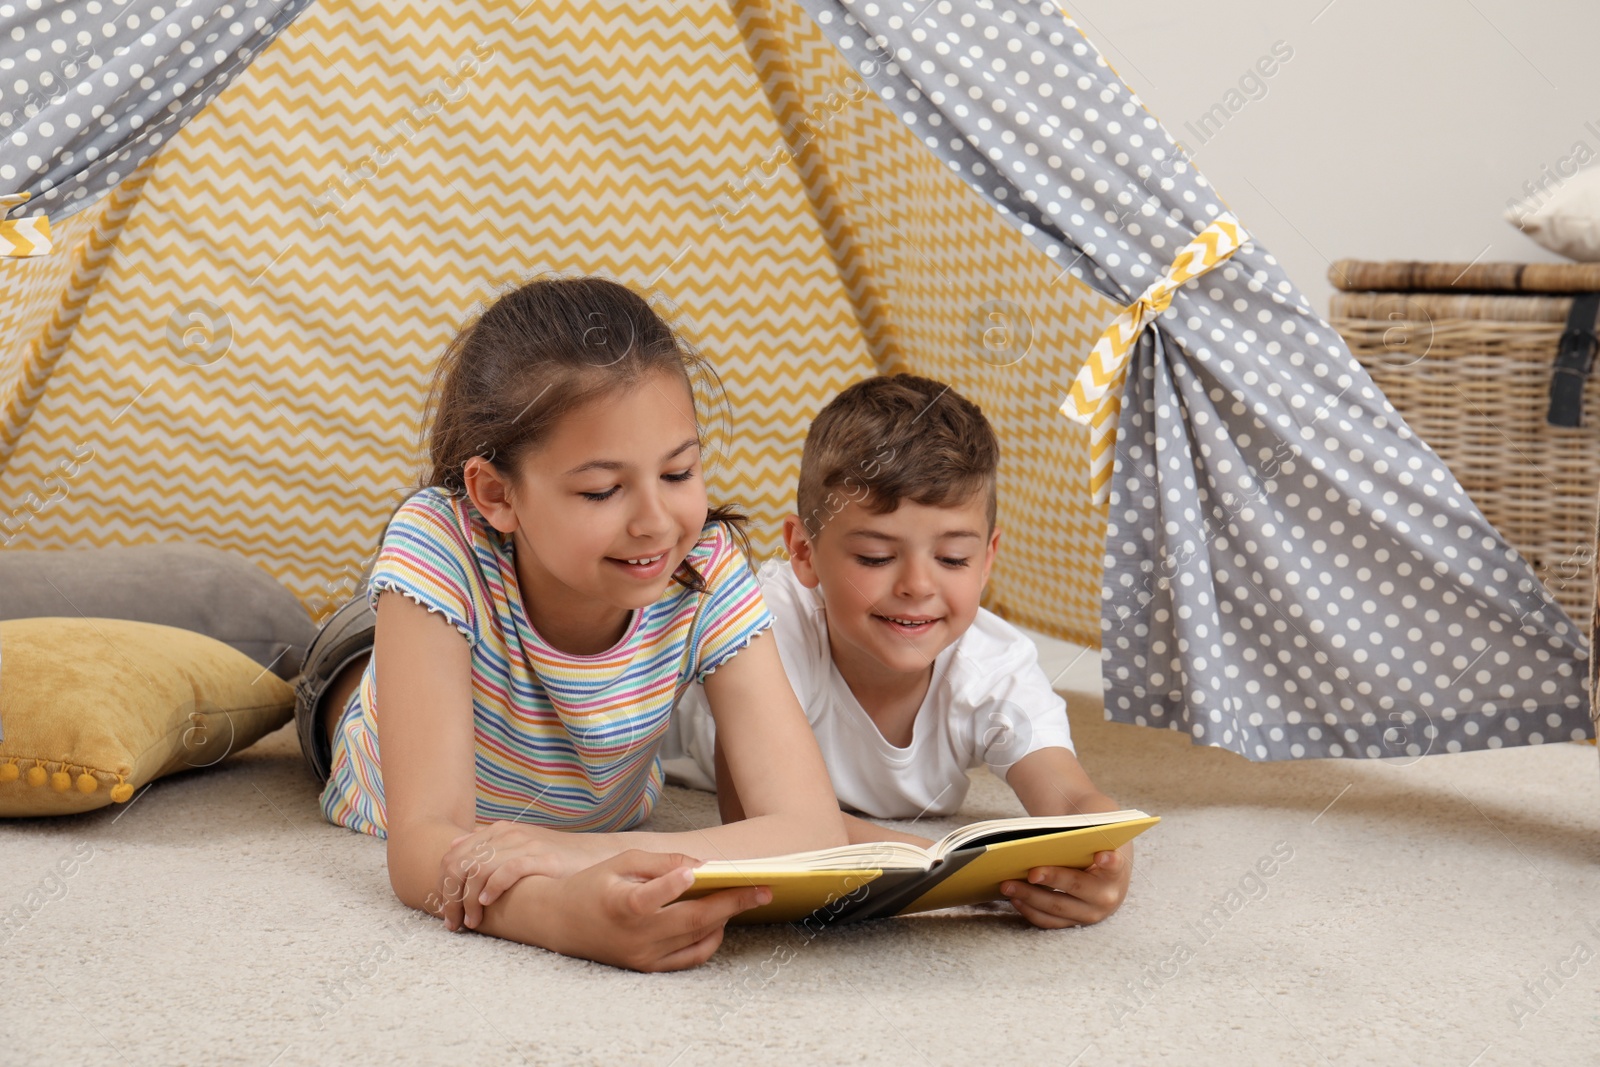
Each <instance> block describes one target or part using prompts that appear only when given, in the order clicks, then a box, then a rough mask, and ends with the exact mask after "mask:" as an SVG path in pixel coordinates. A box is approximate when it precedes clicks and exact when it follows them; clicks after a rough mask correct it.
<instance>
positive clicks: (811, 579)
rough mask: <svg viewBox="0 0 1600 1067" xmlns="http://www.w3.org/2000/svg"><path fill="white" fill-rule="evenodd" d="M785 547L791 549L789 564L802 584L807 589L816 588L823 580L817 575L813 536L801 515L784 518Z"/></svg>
mask: <svg viewBox="0 0 1600 1067" xmlns="http://www.w3.org/2000/svg"><path fill="white" fill-rule="evenodd" d="M783 547H784V548H786V549H788V551H789V566H790V568H791V569H792V570H793V571H794V576H795V577H796V578H798V579H800V584H801V585H803V586H805V587H806V588H807V589H815V588H816V587H817V585H818V584H819V583H820V582H821V581H822V579H821V578H818V577H817V568H816V565H815V558H814V556H813V554H812V553H813V549H814V547H815V546H813V545H812V543H811V537H810V535H809V534H807V533H806V528H805V526H803V525H802V524H801V522H800V516H798V515H787V516H785V517H784V520H783Z"/></svg>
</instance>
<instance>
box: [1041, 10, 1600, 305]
mask: <svg viewBox="0 0 1600 1067" xmlns="http://www.w3.org/2000/svg"><path fill="white" fill-rule="evenodd" d="M1066 2H1067V10H1068V12H1069V13H1070V14H1071V15H1072V16H1073V17H1074V18H1075V19H1076V20H1077V22H1078V24H1079V25H1080V26H1081V27H1082V28H1083V30H1084V32H1085V33H1086V34H1087V35H1088V36H1089V39H1090V40H1092V41H1093V42H1094V43H1095V44H1096V45H1097V46H1098V47H1099V48H1100V49H1101V51H1102V52H1103V53H1104V54H1105V57H1106V59H1107V60H1108V61H1109V62H1110V63H1111V65H1112V66H1113V67H1115V68H1116V70H1117V73H1118V74H1120V75H1121V76H1122V78H1123V80H1124V81H1126V82H1128V83H1129V84H1130V85H1132V86H1133V88H1134V89H1135V90H1136V91H1137V92H1139V94H1140V95H1141V96H1142V97H1143V98H1144V102H1145V104H1146V105H1147V106H1148V107H1149V108H1150V110H1151V111H1152V112H1154V114H1155V115H1156V116H1157V117H1158V118H1159V119H1161V121H1162V122H1163V124H1165V125H1166V127H1167V129H1168V130H1169V131H1170V132H1171V133H1172V135H1173V136H1174V137H1175V138H1177V139H1178V140H1180V141H1182V142H1183V143H1184V144H1185V145H1186V146H1187V147H1189V148H1190V149H1191V150H1192V151H1193V152H1194V154H1195V162H1196V164H1197V165H1198V166H1199V167H1200V169H1201V171H1202V172H1203V173H1204V174H1205V175H1206V177H1207V178H1208V179H1209V180H1210V181H1211V182H1212V184H1213V185H1214V186H1215V187H1216V189H1217V191H1218V193H1220V194H1221V196H1222V199H1223V200H1224V201H1225V202H1226V203H1227V204H1228V206H1229V207H1230V208H1232V209H1233V211H1234V212H1235V213H1236V214H1237V215H1238V216H1239V217H1240V218H1241V220H1242V221H1243V222H1244V224H1245V226H1246V227H1247V228H1248V229H1249V230H1250V231H1251V232H1253V233H1254V234H1256V235H1257V236H1258V237H1259V238H1260V239H1261V241H1262V242H1263V243H1264V244H1265V245H1266V246H1267V247H1268V248H1269V249H1271V250H1272V251H1273V253H1274V254H1276V255H1277V256H1278V258H1279V259H1280V260H1281V261H1282V262H1283V263H1284V265H1285V267H1286V268H1287V269H1288V271H1289V275H1290V277H1291V278H1293V279H1294V281H1295V283H1296V284H1297V285H1299V286H1300V288H1301V289H1302V290H1304V291H1305V293H1306V294H1307V295H1308V297H1309V298H1310V299H1311V302H1312V306H1313V307H1315V308H1316V309H1317V311H1318V312H1319V313H1321V314H1326V313H1327V308H1328V296H1329V295H1330V294H1331V293H1332V292H1333V288H1332V286H1331V285H1330V284H1329V283H1328V281H1327V273H1328V264H1329V262H1330V261H1332V260H1335V259H1341V258H1344V257H1355V258H1360V259H1425V260H1459V261H1462V262H1466V261H1468V260H1472V259H1474V258H1478V259H1480V260H1483V261H1495V260H1504V261H1527V262H1540V261H1557V260H1559V258H1560V257H1557V256H1554V255H1552V254H1550V253H1548V252H1546V251H1545V250H1544V249H1542V248H1540V247H1539V246H1538V245H1536V244H1534V243H1533V242H1532V241H1530V240H1529V239H1528V238H1526V237H1525V236H1523V235H1522V234H1521V233H1520V232H1518V231H1517V230H1516V229H1515V228H1514V227H1513V226H1512V225H1511V224H1510V223H1508V222H1506V221H1505V220H1504V219H1503V218H1502V215H1503V213H1504V211H1505V207H1506V202H1507V201H1508V200H1510V199H1512V198H1520V197H1522V196H1523V195H1525V194H1524V192H1523V183H1525V182H1528V181H1530V180H1533V179H1536V178H1538V177H1540V173H1541V167H1542V166H1545V165H1548V166H1549V167H1550V168H1551V171H1552V172H1554V171H1555V169H1556V168H1557V166H1558V164H1559V163H1560V162H1561V160H1563V158H1568V157H1571V156H1572V154H1573V149H1574V145H1575V144H1576V142H1579V141H1583V142H1585V144H1586V147H1587V149H1588V150H1589V151H1590V152H1593V153H1595V154H1596V155H1597V156H1600V0H1333V2H1332V3H1331V4H1329V3H1328V0H1143V2H1130V0H1066ZM1277 41H1283V42H1286V43H1287V44H1288V45H1289V47H1291V48H1293V50H1294V55H1293V58H1291V59H1290V60H1289V61H1288V62H1287V63H1285V64H1283V65H1282V66H1281V67H1280V68H1279V69H1278V70H1277V71H1276V72H1275V73H1274V75H1273V76H1272V77H1271V78H1269V79H1265V86H1266V94H1265V95H1264V96H1261V97H1260V99H1256V100H1249V101H1248V102H1246V103H1245V104H1244V105H1243V106H1242V107H1240V108H1239V110H1238V111H1237V113H1236V114H1233V115H1232V116H1231V117H1230V118H1229V119H1228V121H1227V123H1226V124H1225V125H1223V126H1222V128H1221V129H1220V131H1217V132H1216V134H1215V136H1214V137H1212V138H1211V139H1210V140H1209V141H1207V142H1206V143H1204V144H1200V143H1199V138H1198V137H1197V136H1196V135H1195V134H1194V133H1193V132H1192V131H1190V130H1189V129H1187V128H1186V127H1185V123H1186V122H1196V121H1197V120H1198V119H1199V117H1200V116H1201V115H1202V114H1203V113H1205V112H1206V111H1207V109H1209V108H1210V107H1211V106H1212V105H1213V104H1216V103H1219V102H1222V101H1223V98H1224V94H1225V93H1227V91H1228V90H1229V89H1232V88H1237V86H1238V81H1239V79H1240V77H1241V76H1242V75H1244V74H1245V73H1247V72H1248V71H1249V70H1250V69H1251V67H1252V65H1253V64H1255V62H1256V60H1257V59H1258V58H1259V57H1261V56H1263V55H1266V54H1268V53H1269V52H1270V51H1271V49H1272V46H1273V44H1274V42H1277ZM1256 91H1257V94H1258V95H1259V92H1260V91H1259V89H1258V90H1256ZM1241 95H1242V94H1241ZM1239 99H1240V97H1236V98H1235V99H1234V102H1235V103H1237V102H1238V100H1239Z"/></svg>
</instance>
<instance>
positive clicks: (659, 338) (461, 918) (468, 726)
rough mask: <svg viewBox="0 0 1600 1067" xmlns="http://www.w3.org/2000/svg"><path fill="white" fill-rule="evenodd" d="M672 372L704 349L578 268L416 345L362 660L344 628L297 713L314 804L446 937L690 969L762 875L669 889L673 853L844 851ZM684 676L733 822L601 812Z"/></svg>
mask: <svg viewBox="0 0 1600 1067" xmlns="http://www.w3.org/2000/svg"><path fill="white" fill-rule="evenodd" d="M694 370H705V371H707V372H709V371H710V368H709V367H707V366H706V364H705V362H704V360H703V359H702V358H701V357H700V356H699V355H698V354H697V353H695V352H694V351H693V349H692V348H690V347H689V346H688V344H687V343H686V342H684V341H682V340H681V339H680V338H678V337H677V336H676V335H675V334H674V332H673V331H672V329H671V328H670V327H669V326H668V325H667V324H666V323H665V322H663V321H662V320H661V319H660V318H659V317H658V316H657V315H656V313H655V312H654V310H653V309H652V308H651V307H650V305H649V304H648V303H646V302H645V301H644V300H643V299H642V298H640V297H639V296H638V295H637V294H636V293H634V292H633V291H632V290H630V289H628V288H626V287H624V286H622V285H619V284H616V283H614V282H610V281H606V280H603V279H599V278H569V279H561V278H552V279H540V280H536V281H533V282H530V283H528V284H526V285H523V286H521V287H520V288H517V289H515V290H512V291H511V292H509V293H506V294H505V295H503V296H502V297H501V298H500V299H498V300H497V301H496V302H495V303H494V304H493V305H492V306H490V307H489V308H488V309H487V310H486V311H484V312H483V313H482V315H481V316H480V317H479V318H478V319H477V320H476V321H475V322H473V323H471V324H469V325H468V326H467V327H466V328H465V329H464V330H463V331H462V332H461V333H460V334H459V335H458V336H457V337H456V339H455V340H454V341H453V342H452V343H451V345H450V346H449V349H448V350H447V351H446V353H445V355H444V357H443V359H442V360H441V361H440V364H439V367H438V369H437V371H436V373H435V376H434V381H433V388H432V390H431V391H430V395H429V400H428V406H427V407H428V410H429V411H431V412H432V423H431V428H430V430H429V438H428V451H429V456H430V458H431V461H432V472H431V474H430V476H429V478H428V480H427V484H426V486H424V487H423V488H422V489H420V490H419V491H417V492H415V494H414V495H412V496H411V497H410V498H409V499H407V500H406V501H405V502H404V503H403V504H401V506H400V507H399V508H398V509H397V510H396V511H395V513H394V515H393V516H392V517H391V519H390V521H389V524H388V526H387V529H386V530H385V532H384V536H383V544H382V548H381V549H380V550H379V553H378V557H377V559H376V561H375V563H374V564H373V567H372V573H371V578H370V580H369V581H368V583H367V587H366V591H365V596H364V597H363V598H361V599H362V601H363V602H364V604H363V605H362V606H363V607H365V606H371V607H372V608H373V609H374V610H375V611H376V623H375V626H376V633H375V641H374V644H373V647H372V651H371V654H370V656H368V657H367V661H366V663H365V666H364V667H362V666H361V661H360V659H359V657H356V656H351V655H350V648H351V642H350V641H349V640H344V641H343V642H342V643H341V644H340V654H341V656H343V657H344V658H345V659H346V660H347V662H348V663H349V667H348V668H347V669H346V670H344V671H342V672H341V674H342V675H345V676H348V677H349V678H350V682H348V683H347V684H346V688H348V689H349V690H350V691H349V695H348V698H345V697H343V695H342V694H341V693H340V689H341V687H340V686H339V685H338V684H337V682H338V679H336V680H335V682H336V684H335V685H334V686H332V687H330V688H331V689H332V693H331V695H332V697H333V699H332V700H329V701H325V702H319V701H318V699H317V696H318V694H317V693H316V692H314V691H311V692H303V693H302V699H301V701H300V702H299V707H298V708H297V712H296V714H297V717H298V718H299V719H300V720H301V724H300V736H301V738H302V742H303V743H304V744H305V746H306V755H307V758H308V760H310V762H311V763H312V766H313V768H314V769H316V770H318V771H319V772H321V770H322V768H323V767H327V768H328V770H327V772H326V774H327V780H326V785H325V787H324V789H323V793H322V809H323V813H324V814H325V815H326V817H327V818H328V820H329V821H330V822H334V823H337V824H339V825H341V826H347V827H350V828H352V829H355V830H360V831H363V832H366V833H370V834H374V835H376V836H378V837H383V838H386V839H387V842H388V864H389V880H390V883H391V885H392V886H393V887H394V891H395V893H396V895H397V896H398V897H399V898H400V899H401V900H402V901H404V902H405V903H406V904H408V905H410V906H411V907H415V908H421V909H424V910H426V911H429V912H431V913H433V914H437V915H440V916H441V917H443V918H444V919H445V922H446V926H447V928H449V929H452V930H454V929H459V928H460V926H461V925H462V923H463V922H464V923H465V925H466V926H469V927H471V928H473V929H476V930H479V931H481V932H485V933H490V934H494V935H496V936H498V937H505V938H509V939H512V940H515V941H520V942H524V943H527V944H535V945H541V946H544V947H546V948H549V949H553V950H555V951H557V952H562V953H565V954H567V955H572V956H582V957H587V958H589V959H594V960H600V961H602V962H606V963H613V964H618V965H621V966H626V967H632V968H635V969H638V970H669V969H676V968H682V967H689V966H694V965H695V964H698V963H701V962H703V961H704V960H706V959H707V958H708V957H709V956H710V955H711V954H712V952H714V951H715V950H716V948H717V946H718V944H720V943H721V939H722V929H723V925H724V924H725V923H726V922H727V920H728V918H729V917H730V916H732V915H734V914H736V913H738V912H739V911H742V910H744V909H746V908H750V907H753V906H756V905H757V904H760V903H764V902H765V901H766V900H768V899H770V890H768V889H766V888H764V887H748V888H741V889H737V890H725V891H723V892H721V893H716V894H712V895H710V896H707V897H704V898H701V899H700V900H696V901H683V902H678V903H672V901H674V900H675V898H676V897H678V896H679V895H680V894H681V893H682V892H683V890H684V889H685V888H686V887H687V886H688V885H689V884H690V882H691V881H692V880H693V867H694V866H695V865H696V864H697V863H699V862H700V860H699V859H692V858H690V856H698V857H701V858H702V859H704V858H712V857H716V858H739V857H750V856H759V855H771V854H774V853H781V852H791V851H798V850H802V849H812V848H825V847H829V846H833V845H840V844H844V843H845V840H846V838H845V831H844V824H843V821H842V820H841V817H840V815H839V808H838V804H837V802H836V801H835V800H834V798H833V791H832V789H831V787H830V785H829V782H828V776H827V772H826V770H825V768H824V766H823V762H822V757H821V754H820V752H819V751H818V748H817V743H816V741H815V740H814V738H813V736H812V734H811V730H810V727H809V726H808V725H807V723H806V719H805V715H804V714H803V713H802V712H801V710H800V706H799V703H798V702H797V701H796V699H795V696H794V693H793V691H792V690H791V689H790V687H789V683H788V680H787V679H786V678H785V676H784V673H783V667H782V663H781V661H780V660H779V658H778V653H777V648H776V646H775V644H774V643H773V641H772V640H771V639H762V635H763V634H764V633H765V631H766V630H767V628H768V627H769V626H770V625H771V624H772V616H771V615H769V614H768V612H767V609H766V605H765V604H764V603H763V602H762V600H761V594H760V591H759V589H758V588H757V586H756V584H755V582H754V580H753V577H752V575H751V573H750V569H749V567H748V565H747V563H746V561H745V558H744V555H743V553H742V552H741V550H740V547H739V545H738V544H736V543H735V536H734V535H739V537H738V539H739V540H740V541H742V534H741V533H740V530H739V525H738V524H739V523H740V522H742V521H743V520H742V516H738V515H736V514H734V513H732V512H730V511H728V510H726V509H723V508H716V509H709V510H708V508H707V502H706V488H705V482H704V481H703V479H702V472H701V439H700V432H699V423H698V419H697V417H696V410H695V403H694V399H693V395H692V390H691V387H690V372H691V371H694ZM713 377H714V375H713ZM425 414H426V412H425ZM346 615H347V613H346V612H344V611H341V612H340V616H346ZM340 621H341V620H340V618H339V616H336V617H335V619H334V620H330V624H329V628H336V624H338V623H339V622H340ZM342 633H343V635H344V637H346V638H348V626H346V627H344V629H343V631H342ZM358 643H359V642H358ZM318 656H319V653H318V650H317V649H316V647H315V646H314V647H313V649H312V650H311V653H310V654H309V655H308V663H307V673H308V675H311V676H315V674H316V673H317V664H316V663H314V662H312V660H313V659H315V658H317V657H318ZM356 669H360V671H361V673H360V676H359V684H354V683H355V681H356V679H355V676H354V671H355V670H356ZM702 679H703V680H704V684H705V691H706V694H707V696H708V698H709V700H710V705H711V710H712V714H713V716H714V717H715V720H716V728H717V731H718V736H719V738H723V739H724V745H723V747H724V751H725V754H726V759H727V764H728V770H729V773H730V774H731V775H732V777H733V779H734V781H735V782H736V783H737V786H738V791H739V797H740V799H741V800H742V801H744V804H745V810H746V812H747V813H748V815H749V816H750V817H749V818H746V819H745V820H744V821H742V822H738V823H734V824H730V825H726V826H718V827H713V828H710V829H706V830H700V831H694V832H691V833H680V834H664V833H642V832H623V831H629V830H630V829H631V828H632V827H634V826H636V825H638V824H639V823H640V822H642V821H643V820H644V819H645V818H646V817H647V816H648V815H649V814H650V811H651V809H652V807H653V806H654V804H655V802H656V799H657V797H658V795H659V793H660V789H661V780H662V775H661V767H660V761H659V760H658V759H657V757H656V752H657V748H658V746H659V742H660V739H661V737H662V735H663V733H664V731H665V730H666V727H667V724H668V720H669V716H670V712H671V708H672V704H673V702H674V699H675V697H676V696H677V695H678V694H679V693H681V692H682V691H683V689H684V688H685V687H686V686H687V685H689V684H690V683H691V682H693V681H696V680H702ZM314 688H315V687H313V689H314ZM319 703H320V704H322V705H323V706H326V707H327V708H328V709H329V717H330V719H332V721H331V722H329V723H328V724H327V727H326V729H325V728H324V726H323V725H322V724H321V723H320V722H318V721H317V720H318V714H319ZM330 735H331V736H330ZM323 741H327V743H328V748H327V749H326V750H323V749H322V747H321V742H323ZM380 753H381V754H382V760H381V763H380V759H379V754H380ZM319 760H320V763H319ZM577 831H582V832H577Z"/></svg>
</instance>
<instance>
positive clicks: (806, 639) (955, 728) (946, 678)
mask: <svg viewBox="0 0 1600 1067" xmlns="http://www.w3.org/2000/svg"><path fill="white" fill-rule="evenodd" d="M758 577H759V579H760V582H761V594H762V596H763V597H764V598H765V599H766V602H767V607H768V608H769V609H770V610H771V611H772V614H773V617H774V618H775V619H776V623H775V624H774V626H773V633H774V634H776V635H777V639H778V654H779V655H780V656H781V657H782V659H783V668H784V670H785V672H787V674H788V675H789V683H790V684H791V685H792V686H793V687H794V691H795V695H796V696H798V697H799V698H800V704H801V706H802V707H803V708H805V712H806V718H807V719H808V720H810V722H811V729H812V731H813V732H814V733H815V734H816V737H817V743H818V744H819V745H820V746H821V747H822V758H823V760H824V761H825V762H826V763H827V765H828V774H829V776H830V777H831V778H832V779H833V789H834V793H835V794H836V795H837V796H838V798H839V801H840V803H841V804H843V805H844V806H845V807H847V808H850V809H853V810H855V811H858V812H860V813H862V814H863V815H869V816H873V817H875V818H880V819H912V818H916V817H918V816H921V815H930V816H931V815H952V814H954V813H955V812H956V811H957V810H958V809H959V808H960V807H961V802H962V801H963V800H964V799H966V795H967V787H968V785H969V784H970V782H969V780H968V778H967V769H968V768H969V767H976V766H978V765H979V764H980V763H983V764H987V765H988V767H989V769H990V770H991V771H993V772H994V773H995V774H996V775H998V776H999V777H1000V778H1001V779H1002V780H1003V779H1004V778H1005V773H1006V771H1007V769H1009V768H1010V766H1011V765H1012V764H1013V763H1015V762H1016V761H1017V760H1019V759H1021V758H1022V757H1023V756H1026V755H1027V754H1028V753H1030V752H1033V751H1035V750H1037V749H1041V748H1053V747H1060V748H1065V749H1067V750H1068V751H1072V750H1073V749H1072V734H1071V732H1070V730H1069V728H1068V725H1067V705H1066V702H1065V701H1064V700H1062V699H1061V697H1060V696H1058V695H1057V694H1056V693H1055V691H1054V690H1052V689H1051V688H1050V680H1049V679H1048V678H1046V677H1045V673H1044V671H1043V669H1041V668H1040V666H1039V653H1038V650H1037V649H1036V648H1035V647H1034V644H1033V642H1032V641H1030V640H1028V638H1027V637H1025V636H1024V635H1023V634H1022V633H1021V632H1020V631H1019V630H1017V629H1016V628H1015V627H1013V626H1012V625H1011V624H1009V623H1007V622H1006V621H1005V620H1003V619H1001V618H1000V617H999V616H998V615H995V614H994V613H993V612H990V611H987V610H985V609H982V608H980V609H979V610H978V616H977V618H976V619H974V620H973V622H972V625H971V626H970V627H969V628H968V629H967V632H966V633H964V634H962V635H961V637H960V639H959V640H957V641H956V642H955V643H954V644H952V645H951V646H950V647H948V648H946V649H945V650H944V651H943V652H941V653H939V656H938V658H937V659H936V660H935V661H934V665H933V683H932V684H931V685H930V686H929V687H928V693H927V696H926V697H924V698H923V701H922V707H920V708H919V709H918V710H917V717H916V721H915V724H914V726H913V728H912V735H911V743H910V745H908V746H907V747H905V748H897V747H895V746H894V745H891V744H890V743H889V742H888V741H887V740H885V738H884V736H883V734H881V733H880V732H879V731H878V727H877V724H876V723H874V722H873V721H872V719H871V718H869V717H868V715H867V713H866V711H865V710H863V709H862V707H861V704H860V702H859V701H857V700H856V698H855V695H854V694H853V693H851V692H850V687H849V686H848V685H846V684H845V681H844V679H843V678H842V677H841V676H840V675H839V672H838V670H837V669H835V667H834V665H833V657H832V655H831V654H830V653H829V651H828V623H827V619H826V617H825V614H824V611H823V604H822V595H821V590H820V589H807V588H806V587H805V586H803V585H801V584H800V580H799V579H798V578H796V577H795V575H794V571H793V570H792V569H791V568H790V566H789V564H788V562H787V561H784V560H769V561H767V563H766V564H765V565H763V566H762V568H761V571H760V573H759V575H758ZM673 726H674V728H675V734H676V744H675V745H673V746H670V748H671V749H672V751H669V752H667V753H665V754H667V755H672V754H675V752H676V751H677V750H681V751H682V753H683V754H684V755H685V756H687V757H689V758H690V759H692V760H693V762H694V764H695V765H696V766H697V767H698V769H699V771H700V775H699V779H700V780H699V782H698V783H695V781H694V779H695V778H696V776H694V775H692V774H681V773H680V774H678V775H675V776H674V777H677V778H680V779H683V780H686V781H689V782H690V783H691V784H701V785H709V784H711V783H714V782H715V781H716V772H715V769H714V765H713V760H712V753H713V751H714V749H713V744H714V742H715V739H716V724H715V722H714V721H713V720H712V718H711V710H710V707H709V706H708V705H707V703H706V697H705V689H704V687H703V686H701V685H699V684H695V685H691V686H689V687H688V689H687V690H686V691H685V693H684V695H683V697H682V699H681V700H680V701H679V703H678V707H677V710H676V712H675V713H674V723H673ZM670 773H671V770H670V765H669V774H670Z"/></svg>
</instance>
